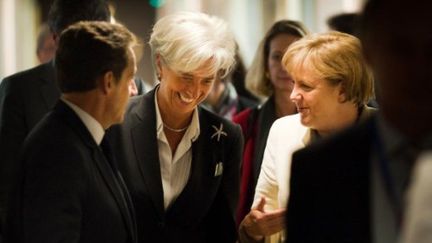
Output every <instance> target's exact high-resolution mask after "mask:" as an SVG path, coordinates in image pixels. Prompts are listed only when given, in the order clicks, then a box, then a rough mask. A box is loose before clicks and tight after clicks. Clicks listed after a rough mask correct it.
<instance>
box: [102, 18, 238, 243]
mask: <svg viewBox="0 0 432 243" xmlns="http://www.w3.org/2000/svg"><path fill="white" fill-rule="evenodd" d="M150 47H151V50H152V54H153V58H154V60H153V61H154V62H155V65H154V67H155V68H156V70H155V71H156V73H157V75H158V78H159V81H160V84H159V85H158V86H156V88H155V89H153V90H152V91H150V92H148V93H147V94H145V95H144V96H141V97H139V98H138V97H137V98H136V99H132V100H131V102H130V104H129V107H128V109H127V113H126V118H125V123H123V124H122V125H121V126H120V127H116V128H114V129H112V131H111V134H110V141H111V143H112V145H113V147H114V148H116V150H115V153H116V156H117V158H118V159H119V161H123V163H121V164H120V165H119V167H120V170H121V171H122V173H123V175H124V177H125V181H126V183H127V185H128V187H129V188H130V190H131V194H132V198H133V201H134V205H135V208H136V211H137V224H138V233H139V242H142V243H144V242H167V243H168V242H169V243H171V242H190V243H198V242H199V243H204V242H215V243H216V242H217V243H220V242H226V243H230V242H235V241H236V239H237V230H236V226H235V209H236V208H237V200H238V188H239V168H240V162H241V153H242V148H243V139H242V135H241V131H240V127H238V126H235V125H234V124H232V123H231V122H229V121H228V120H226V119H224V118H221V117H219V116H218V115H216V114H214V113H212V112H210V111H208V110H206V109H202V108H201V107H199V104H200V103H201V102H202V101H203V100H204V99H205V98H206V97H207V95H208V94H209V92H210V90H211V88H212V85H213V83H214V82H215V80H216V79H220V78H223V77H224V76H225V75H226V74H227V73H229V71H230V69H231V68H232V66H233V64H234V55H235V42H234V38H233V35H232V33H231V32H230V31H229V29H228V26H227V24H226V23H225V22H224V21H223V20H221V19H219V18H217V17H214V16H209V15H206V14H203V13H192V12H178V13H175V14H172V15H168V16H166V17H163V18H161V19H160V20H159V21H158V22H157V23H156V25H155V26H154V28H153V32H152V34H151V38H150Z"/></svg>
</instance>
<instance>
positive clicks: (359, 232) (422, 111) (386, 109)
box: [287, 0, 432, 243]
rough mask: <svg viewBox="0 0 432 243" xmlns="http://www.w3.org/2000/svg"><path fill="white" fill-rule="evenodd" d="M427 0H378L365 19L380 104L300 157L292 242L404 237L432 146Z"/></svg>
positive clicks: (292, 201)
mask: <svg viewBox="0 0 432 243" xmlns="http://www.w3.org/2000/svg"><path fill="white" fill-rule="evenodd" d="M427 4H428V2H427V1H417V2H415V3H412V4H410V3H406V1H394V0H370V1H368V2H367V4H366V6H365V9H364V11H363V14H362V16H361V20H360V28H361V31H360V32H361V33H360V38H361V40H362V44H363V47H364V53H365V57H366V59H367V60H368V62H369V63H370V65H371V67H372V68H373V70H374V73H375V75H376V79H377V80H379V83H378V86H379V88H380V89H379V90H380V91H381V93H380V96H379V97H380V100H378V102H379V104H380V109H381V110H380V111H379V113H378V115H377V116H375V117H373V118H372V119H370V120H369V121H367V122H365V123H363V124H359V125H358V126H356V127H353V128H351V129H349V130H347V131H345V132H343V133H341V134H339V135H337V136H335V137H333V138H332V139H330V140H327V141H323V142H322V143H318V144H316V145H312V146H310V147H308V148H305V149H303V150H301V151H298V152H297V153H295V154H294V156H293V163H292V170H291V181H290V198H289V202H288V208H287V242H289V243H297V242H302V243H309V242H320V243H322V242H353V243H354V242H355V243H357V242H358V243H360V242H362V243H363V242H374V243H381V242H397V241H398V235H399V233H400V226H401V223H402V222H403V216H404V209H405V206H406V205H405V201H404V195H405V193H406V188H407V184H408V183H409V179H410V172H411V168H412V164H413V161H414V159H415V156H416V154H417V151H418V150H422V149H431V148H432V143H431V142H432V126H431V121H432V106H431V104H432V96H431V93H432V72H431V67H430V66H431V57H430V54H431V47H432V38H431V36H432V32H431V30H432V23H431V21H430V11H429V8H428V5H427Z"/></svg>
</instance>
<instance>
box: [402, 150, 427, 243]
mask: <svg viewBox="0 0 432 243" xmlns="http://www.w3.org/2000/svg"><path fill="white" fill-rule="evenodd" d="M431 185H432V151H428V152H427V153H425V154H423V155H422V156H420V158H419V159H418V161H417V162H416V164H415V167H414V171H413V176H412V183H411V185H410V188H409V190H408V195H407V196H408V198H407V209H406V212H405V219H404V221H403V223H404V225H403V227H402V229H403V230H402V232H403V233H402V237H401V238H402V239H401V241H400V242H401V243H411V242H416V243H427V242H431V241H432V220H431V219H432V206H431V205H432V190H431Z"/></svg>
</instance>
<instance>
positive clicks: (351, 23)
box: [327, 13, 359, 35]
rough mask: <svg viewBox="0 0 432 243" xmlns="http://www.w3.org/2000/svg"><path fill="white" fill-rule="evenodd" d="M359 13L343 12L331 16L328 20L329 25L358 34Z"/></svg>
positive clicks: (351, 33)
mask: <svg viewBox="0 0 432 243" xmlns="http://www.w3.org/2000/svg"><path fill="white" fill-rule="evenodd" d="M358 18H359V14H357V13H341V14H336V15H333V16H331V17H330V18H329V19H328V20H327V25H328V26H329V27H330V29H332V30H337V31H339V32H343V33H347V34H350V35H357V21H358Z"/></svg>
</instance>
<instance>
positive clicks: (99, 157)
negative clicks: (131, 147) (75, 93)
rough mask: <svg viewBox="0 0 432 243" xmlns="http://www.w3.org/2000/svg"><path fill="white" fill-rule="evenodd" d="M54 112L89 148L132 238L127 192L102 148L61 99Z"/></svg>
mask: <svg viewBox="0 0 432 243" xmlns="http://www.w3.org/2000/svg"><path fill="white" fill-rule="evenodd" d="M55 112H57V113H58V114H60V115H61V116H62V117H63V118H64V120H65V121H66V122H67V123H68V124H69V125H70V127H71V128H72V129H73V130H74V131H75V132H76V133H77V134H78V135H79V137H80V138H81V140H82V142H83V143H84V144H85V145H86V146H87V147H88V148H89V149H90V150H91V154H92V160H93V162H94V163H95V165H96V167H97V168H98V170H99V172H100V174H101V175H102V178H103V179H104V181H105V183H106V184H107V187H108V188H109V190H110V192H111V193H112V196H113V198H114V200H115V201H116V203H117V205H118V207H119V209H120V212H121V214H122V216H123V219H124V222H125V223H126V226H127V228H128V229H129V231H130V235H131V236H132V237H133V238H134V237H135V231H134V229H135V227H134V223H133V218H132V216H131V211H130V208H129V206H128V203H127V202H126V198H125V197H126V195H125V193H127V191H123V189H122V188H121V186H120V184H119V181H118V178H117V176H116V174H115V172H114V171H113V168H112V167H111V166H110V164H109V162H108V160H107V159H106V157H105V155H104V154H103V152H102V150H101V149H100V147H99V146H98V145H97V144H96V142H95V141H94V139H93V137H92V136H91V134H90V132H89V131H88V130H87V128H86V127H85V125H84V123H83V122H82V121H81V119H80V118H79V117H78V116H77V115H76V114H75V112H74V111H73V110H72V109H71V108H69V107H68V106H67V105H66V104H65V103H64V102H63V101H59V102H58V103H57V105H56V106H55Z"/></svg>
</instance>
